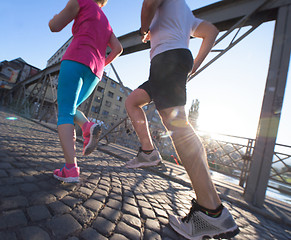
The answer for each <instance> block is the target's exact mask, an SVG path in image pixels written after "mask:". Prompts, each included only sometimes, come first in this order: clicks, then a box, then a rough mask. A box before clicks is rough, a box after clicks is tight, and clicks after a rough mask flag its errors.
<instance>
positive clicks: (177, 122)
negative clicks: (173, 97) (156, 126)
mask: <svg viewBox="0 0 291 240" xmlns="http://www.w3.org/2000/svg"><path fill="white" fill-rule="evenodd" d="M159 114H160V116H161V119H162V122H163V124H164V126H165V127H166V128H167V129H168V130H171V131H176V130H182V129H186V128H187V127H188V126H189V122H188V120H187V117H186V115H185V114H180V113H179V112H177V111H176V110H173V111H163V110H162V111H160V112H159Z"/></svg>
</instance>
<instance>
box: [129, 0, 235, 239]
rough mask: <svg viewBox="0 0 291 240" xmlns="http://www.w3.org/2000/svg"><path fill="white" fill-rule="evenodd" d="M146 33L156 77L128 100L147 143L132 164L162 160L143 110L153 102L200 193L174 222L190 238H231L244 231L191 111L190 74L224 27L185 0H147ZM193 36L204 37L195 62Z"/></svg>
mask: <svg viewBox="0 0 291 240" xmlns="http://www.w3.org/2000/svg"><path fill="white" fill-rule="evenodd" d="M140 34H141V36H142V37H141V38H142V41H143V42H146V41H148V40H150V42H151V52H150V58H151V66H150V76H149V80H148V81H146V82H145V83H143V84H142V85H141V86H139V87H138V88H137V89H136V90H134V91H133V92H132V93H131V94H130V95H129V96H128V98H127V100H126V109H127V112H128V115H129V117H130V119H131V121H132V124H133V126H134V128H135V131H136V133H137V135H138V137H139V140H140V142H141V148H140V151H139V153H138V155H137V156H136V157H135V158H134V159H133V160H131V161H129V162H128V163H127V164H126V166H127V167H129V168H136V167H147V166H154V165H157V164H159V163H160V161H161V158H160V154H159V152H158V151H157V150H156V149H154V146H153V143H152V139H151V136H150V133H149V129H148V123H147V119H146V116H145V113H144V111H143V109H142V107H143V106H144V105H146V104H148V103H149V102H151V101H153V102H154V103H155V105H156V108H157V110H158V112H159V115H160V117H161V119H162V122H163V124H164V126H165V127H166V129H167V130H168V132H169V133H170V136H171V139H172V141H173V144H174V146H175V150H176V152H177V154H178V156H179V158H180V159H181V161H182V163H183V165H184V167H185V169H186V171H187V173H188V175H189V177H190V180H191V183H192V187H193V189H194V191H195V193H196V196H197V199H193V200H192V207H191V209H190V212H189V214H188V215H187V216H185V217H176V216H172V215H171V216H170V217H169V223H170V225H171V226H172V228H173V229H174V230H175V231H177V232H178V233H179V234H181V235H183V236H184V237H185V238H188V239H202V238H203V237H204V236H205V237H206V236H208V237H212V238H216V239H219V238H231V237H233V236H235V235H236V234H237V233H238V232H239V229H238V227H237V225H236V223H235V222H234V220H233V218H232V216H231V214H230V213H229V211H228V210H227V209H226V208H225V207H224V206H223V205H222V204H221V200H220V198H219V196H218V194H217V191H216V189H215V187H214V184H213V182H212V180H211V177H210V173H209V167H208V164H207V159H206V154H205V149H204V147H203V145H202V143H201V141H200V139H199V137H198V136H197V135H196V133H195V132H194V129H193V128H192V127H191V125H190V124H189V123H188V120H187V116H186V112H185V104H186V82H187V78H188V76H189V74H194V73H195V71H196V70H197V69H198V67H199V66H200V65H201V63H202V62H203V60H204V59H205V57H206V56H207V55H208V53H209V52H210V50H211V48H212V46H213V44H214V41H215V39H216V37H217V34H218V30H217V29H216V27H215V26H214V25H212V24H211V23H209V22H207V21H204V20H201V19H198V18H195V17H194V16H193V14H192V12H191V10H190V9H189V7H188V6H187V4H186V2H185V0H144V1H143V6H142V11H141V28H140ZM190 36H193V37H197V38H202V44H201V47H200V49H199V52H198V54H197V56H196V58H195V61H194V60H193V57H192V54H191V52H190V50H189V49H188V48H189V40H190Z"/></svg>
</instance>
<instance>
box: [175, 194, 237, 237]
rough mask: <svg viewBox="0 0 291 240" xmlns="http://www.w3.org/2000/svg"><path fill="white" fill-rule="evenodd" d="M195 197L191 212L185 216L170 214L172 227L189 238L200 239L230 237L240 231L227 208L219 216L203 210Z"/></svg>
mask: <svg viewBox="0 0 291 240" xmlns="http://www.w3.org/2000/svg"><path fill="white" fill-rule="evenodd" d="M199 209H200V206H199V205H198V203H197V202H196V200H195V199H193V200H192V207H191V209H190V212H189V214H188V215H186V216H185V217H183V218H181V217H176V216H173V215H170V216H169V223H170V225H171V227H172V228H173V229H174V230H175V231H176V232H177V233H179V234H181V235H182V236H184V237H185V238H187V239H191V240H198V239H199V240H200V239H203V238H204V237H205V238H214V239H221V238H222V239H229V238H232V237H234V236H235V235H237V234H238V233H239V228H238V226H237V225H236V223H235V222H234V220H233V218H232V216H231V214H230V213H229V211H228V210H227V209H226V208H223V209H222V213H221V215H220V216H219V217H217V218H212V217H209V216H207V215H206V214H205V213H203V212H201V211H200V210H199Z"/></svg>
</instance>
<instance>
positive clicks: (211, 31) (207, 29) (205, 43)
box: [191, 21, 219, 75]
mask: <svg viewBox="0 0 291 240" xmlns="http://www.w3.org/2000/svg"><path fill="white" fill-rule="evenodd" d="M218 33H219V31H218V29H217V28H216V27H215V26H214V25H213V24H212V23H209V22H207V21H203V22H202V23H200V24H199V26H198V27H197V29H196V31H195V32H194V37H197V38H202V39H203V40H202V44H201V46H200V49H199V52H198V54H197V56H196V58H195V60H194V66H193V69H192V72H191V75H192V74H194V73H195V72H196V70H197V69H198V68H199V66H200V65H201V63H202V62H203V61H204V59H205V58H206V56H207V55H208V53H209V52H210V51H211V48H212V47H213V45H214V42H215V39H216V37H217V35H218Z"/></svg>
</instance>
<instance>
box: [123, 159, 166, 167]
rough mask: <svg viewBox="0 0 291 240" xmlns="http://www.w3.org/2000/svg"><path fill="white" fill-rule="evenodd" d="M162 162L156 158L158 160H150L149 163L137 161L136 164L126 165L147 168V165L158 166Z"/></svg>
mask: <svg viewBox="0 0 291 240" xmlns="http://www.w3.org/2000/svg"><path fill="white" fill-rule="evenodd" d="M161 163H162V161H161V160H156V161H153V162H148V163H143V162H141V163H137V164H135V165H131V166H127V165H125V167H127V168H146V167H153V166H157V165H160V164H161Z"/></svg>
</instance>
